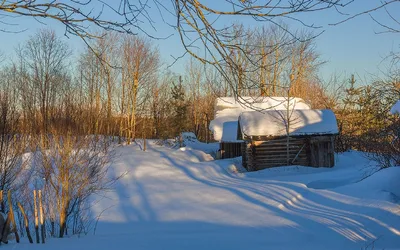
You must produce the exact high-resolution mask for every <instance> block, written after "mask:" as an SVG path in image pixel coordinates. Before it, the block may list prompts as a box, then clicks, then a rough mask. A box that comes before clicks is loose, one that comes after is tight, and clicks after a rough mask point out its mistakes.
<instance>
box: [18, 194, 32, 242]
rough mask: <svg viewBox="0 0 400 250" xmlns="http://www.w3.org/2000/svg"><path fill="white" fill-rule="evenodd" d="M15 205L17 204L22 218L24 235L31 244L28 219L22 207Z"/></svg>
mask: <svg viewBox="0 0 400 250" xmlns="http://www.w3.org/2000/svg"><path fill="white" fill-rule="evenodd" d="M17 204H18V207H19V210H21V213H22V216H24V222H25V231H26V235H27V236H28V239H29V242H30V243H33V240H32V236H31V231H30V230H29V221H28V217H27V216H26V213H25V210H24V208H23V207H22V205H21V203H19V202H18V203H17Z"/></svg>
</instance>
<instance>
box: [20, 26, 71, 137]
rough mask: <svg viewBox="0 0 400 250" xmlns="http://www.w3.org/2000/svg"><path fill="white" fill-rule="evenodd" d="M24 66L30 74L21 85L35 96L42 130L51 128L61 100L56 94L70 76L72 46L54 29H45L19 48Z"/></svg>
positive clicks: (35, 106)
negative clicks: (55, 110) (55, 111)
mask: <svg viewBox="0 0 400 250" xmlns="http://www.w3.org/2000/svg"><path fill="white" fill-rule="evenodd" d="M17 52H18V57H19V60H20V61H21V63H22V64H23V66H22V67H24V69H25V70H26V73H27V74H28V75H29V81H28V82H27V83H28V85H27V86H25V85H24V86H21V88H23V90H24V91H28V92H29V93H30V95H33V96H32V100H31V101H33V104H31V105H32V106H33V109H34V110H35V109H36V108H37V109H38V110H39V113H40V119H39V120H38V121H39V123H40V125H41V126H40V131H41V133H47V132H48V131H49V126H50V124H49V121H50V120H51V119H50V118H51V116H52V114H54V110H53V109H52V107H54V106H55V105H56V104H57V98H56V96H57V95H59V94H60V91H61V90H62V87H63V84H64V83H65V78H66V71H65V69H66V59H67V58H68V56H69V55H70V54H71V51H70V49H69V48H68V46H67V45H66V43H64V42H63V41H61V40H60V39H59V38H58V37H57V36H56V34H55V33H54V31H51V30H41V31H39V32H38V33H37V34H36V35H34V36H32V37H31V38H30V39H29V40H28V41H27V42H26V44H25V45H24V47H20V48H19V49H18V51H17Z"/></svg>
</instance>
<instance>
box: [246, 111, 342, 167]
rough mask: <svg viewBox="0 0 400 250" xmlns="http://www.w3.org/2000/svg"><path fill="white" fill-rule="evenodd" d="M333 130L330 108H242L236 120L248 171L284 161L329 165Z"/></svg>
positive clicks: (334, 121) (304, 164) (335, 125)
mask: <svg viewBox="0 0 400 250" xmlns="http://www.w3.org/2000/svg"><path fill="white" fill-rule="evenodd" d="M337 134H338V128H337V121H336V117H335V114H334V113H333V112H332V111H331V110H291V111H289V112H287V111H277V110H275V111H274V110H271V111H264V112H262V113H261V112H256V111H252V112H243V113H242V114H241V115H240V116H239V122H238V139H242V140H243V141H244V143H243V145H242V156H243V166H244V167H245V168H246V169H247V170H248V171H257V170H261V169H265V168H270V167H278V166H287V165H303V166H311V167H333V166H334V164H335V159H334V138H335V136H336V135H337Z"/></svg>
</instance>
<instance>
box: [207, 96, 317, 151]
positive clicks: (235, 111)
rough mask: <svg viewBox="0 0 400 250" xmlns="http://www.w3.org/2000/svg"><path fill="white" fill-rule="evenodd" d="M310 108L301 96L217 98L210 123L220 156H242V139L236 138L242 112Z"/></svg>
mask: <svg viewBox="0 0 400 250" xmlns="http://www.w3.org/2000/svg"><path fill="white" fill-rule="evenodd" d="M288 108H290V109H310V107H309V106H308V105H307V104H306V103H305V102H304V100H303V99H301V98H296V97H291V98H289V99H288V98H286V97H240V100H237V99H236V98H234V97H220V98H217V100H216V104H215V118H214V120H212V121H211V123H210V130H211V132H212V133H213V135H214V140H216V141H219V143H220V149H219V152H220V158H222V159H224V158H233V157H238V156H242V152H243V148H242V147H243V146H242V145H243V140H242V139H238V137H239V136H238V118H239V115H240V114H241V113H242V112H246V111H254V110H286V109H288Z"/></svg>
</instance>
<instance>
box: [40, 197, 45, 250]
mask: <svg viewBox="0 0 400 250" xmlns="http://www.w3.org/2000/svg"><path fill="white" fill-rule="evenodd" d="M39 213H40V231H41V235H42V243H43V244H44V242H45V228H44V214H43V205H42V190H39Z"/></svg>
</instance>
